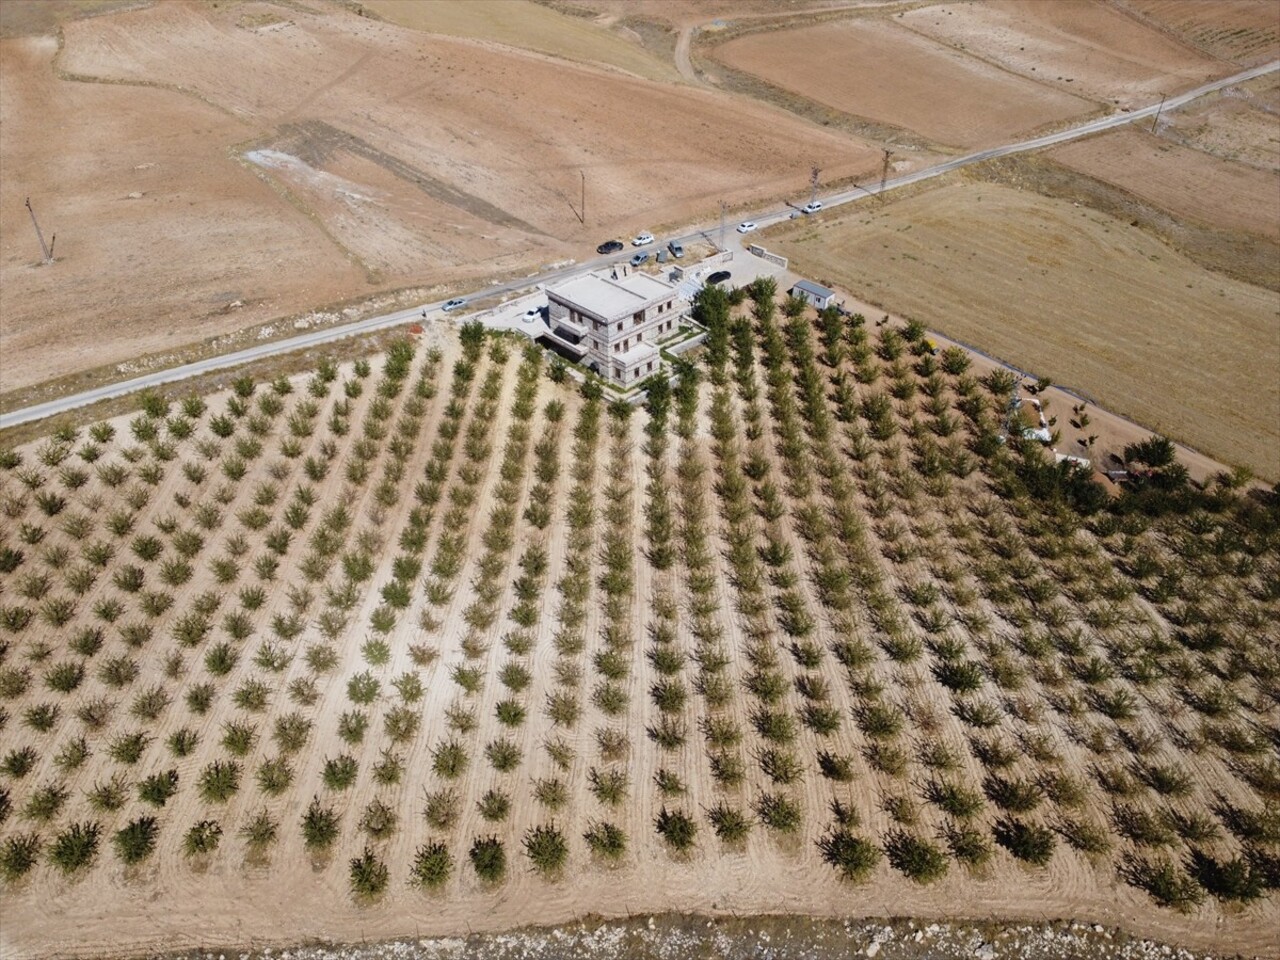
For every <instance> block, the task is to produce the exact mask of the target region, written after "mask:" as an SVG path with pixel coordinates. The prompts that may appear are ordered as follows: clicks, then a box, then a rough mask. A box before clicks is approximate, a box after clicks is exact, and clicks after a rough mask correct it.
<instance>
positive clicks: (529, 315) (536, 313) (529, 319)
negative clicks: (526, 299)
mask: <svg viewBox="0 0 1280 960" xmlns="http://www.w3.org/2000/svg"><path fill="white" fill-rule="evenodd" d="M541 319H542V308H541V307H530V308H529V309H528V310H526V311H525V312H524V313H522V314H521V315H520V320H521V322H522V323H533V322H534V321H535V320H541Z"/></svg>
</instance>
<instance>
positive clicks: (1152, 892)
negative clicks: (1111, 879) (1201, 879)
mask: <svg viewBox="0 0 1280 960" xmlns="http://www.w3.org/2000/svg"><path fill="white" fill-rule="evenodd" d="M1119 873H1120V876H1121V877H1122V878H1123V879H1124V880H1125V882H1126V883H1128V884H1130V885H1131V886H1134V887H1137V888H1138V889H1140V890H1145V891H1146V892H1147V894H1148V895H1149V896H1150V897H1151V899H1153V900H1154V901H1155V902H1156V903H1158V904H1159V905H1160V906H1162V907H1173V908H1174V909H1175V910H1182V911H1186V910H1190V909H1191V908H1192V907H1194V906H1196V905H1197V904H1200V903H1202V902H1204V889H1203V888H1202V887H1201V886H1200V885H1199V884H1198V883H1196V881H1195V880H1194V879H1192V878H1191V877H1189V876H1187V875H1186V874H1185V873H1183V872H1182V871H1181V870H1179V869H1178V867H1177V865H1176V864H1174V863H1173V862H1172V861H1170V860H1169V859H1168V858H1167V857H1159V858H1149V857H1143V856H1139V855H1137V854H1133V853H1129V854H1126V855H1125V857H1124V859H1123V860H1122V861H1121V863H1120V869H1119Z"/></svg>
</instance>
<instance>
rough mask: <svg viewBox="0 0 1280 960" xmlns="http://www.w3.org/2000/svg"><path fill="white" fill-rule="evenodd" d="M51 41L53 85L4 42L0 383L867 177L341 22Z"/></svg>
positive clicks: (785, 134)
mask: <svg viewBox="0 0 1280 960" xmlns="http://www.w3.org/2000/svg"><path fill="white" fill-rule="evenodd" d="M65 33H66V44H65V48H64V49H63V51H62V53H61V55H60V56H59V57H58V60H57V66H58V67H59V68H60V69H61V70H63V71H65V73H64V74H63V76H64V79H56V78H55V75H54V73H53V70H52V69H51V66H50V64H51V62H52V59H53V56H54V52H55V40H54V39H53V38H52V37H48V38H29V39H21V40H13V41H6V47H5V53H6V55H5V56H4V58H3V65H2V66H0V69H3V71H4V85H3V86H4V90H3V104H2V106H0V109H2V110H3V118H2V119H3V124H2V130H3V132H2V133H0V148H2V152H3V163H4V169H5V173H6V175H5V178H4V183H3V185H2V186H0V196H2V198H3V201H4V202H3V204H2V205H0V327H2V329H3V335H4V350H3V355H4V356H3V360H0V363H3V364H4V365H5V367H6V369H5V370H4V371H3V373H4V378H3V379H4V383H3V387H4V389H6V390H7V389H12V388H17V387H23V386H27V385H30V384H33V383H36V382H39V381H40V380H43V379H48V378H52V377H55V376H58V375H62V374H68V373H73V372H77V371H79V370H82V369H84V368H86V367H88V366H93V365H97V364H100V363H102V362H104V360H114V359H121V360H122V359H125V358H128V357H131V356H136V355H137V354H138V353H142V352H148V351H155V350H163V349H166V348H169V347H176V346H179V345H184V344H188V343H191V342H193V341H194V342H199V341H201V340H204V339H206V338H207V337H210V336H213V335H218V334H222V333H225V332H227V331H229V330H234V329H241V328H244V327H248V326H251V325H253V324H255V323H260V322H263V321H265V320H268V319H273V318H276V317H281V316H289V315H291V314H296V313H302V312H304V311H305V310H307V309H310V308H312V307H315V306H319V305H325V304H329V303H332V302H335V301H338V300H347V299H354V298H355V297H356V296H357V295H360V294H367V295H374V294H376V293H380V292H385V291H388V290H394V289H400V288H405V287H417V286H422V287H429V288H436V289H442V290H447V289H449V285H451V284H457V283H460V282H462V281H464V280H475V279H482V280H485V279H489V278H491V277H493V276H495V275H509V274H512V273H515V274H523V273H527V272H529V271H531V270H536V269H538V268H539V267H541V266H544V265H545V264H547V263H551V262H558V261H565V260H571V259H574V258H575V257H579V256H586V255H590V252H591V251H592V250H593V249H594V248H595V246H596V245H597V244H598V243H599V242H600V241H601V239H602V238H604V237H608V236H610V235H613V234H618V235H631V234H633V233H634V232H636V231H638V230H640V229H645V228H650V229H660V228H661V227H662V225H663V224H684V223H688V222H690V221H691V220H696V219H699V218H703V217H707V216H709V215H711V214H712V213H713V212H714V211H715V210H716V207H717V203H718V201H719V200H720V199H725V200H727V201H728V202H729V203H730V204H731V205H734V206H737V205H743V204H748V203H751V202H758V201H759V200H761V199H763V198H765V197H770V196H776V195H778V194H780V193H785V192H788V191H792V190H797V189H799V188H800V187H801V185H802V184H803V183H804V182H805V178H806V170H807V168H808V165H809V163H810V162H813V161H817V162H819V163H821V164H822V165H823V166H824V168H826V169H828V170H830V171H831V173H832V176H841V175H853V174H854V173H858V172H865V171H867V170H868V169H870V168H871V167H873V166H874V164H875V157H874V154H873V153H872V151H870V150H869V149H868V148H866V147H865V145H863V144H861V143H856V142H855V143H851V142H850V140H849V138H847V137H842V136H837V135H835V134H833V133H829V132H826V131H823V130H820V129H816V128H814V127H812V126H810V125H807V124H804V123H802V122H800V121H798V120H796V119H795V118H792V117H788V116H786V115H785V114H782V113H780V112H778V111H775V110H772V109H769V108H765V107H761V106H759V105H753V104H751V103H749V102H744V101H739V100H733V99H731V98H728V97H726V96H724V95H721V94H717V93H714V92H705V91H697V92H692V91H688V90H686V89H685V88H683V87H677V86H674V85H666V84H654V83H652V82H650V81H644V80H639V79H635V78H632V77H628V76H624V75H621V74H619V73H617V72H615V71H612V70H610V71H604V70H600V69H597V68H593V67H587V66H582V65H577V64H568V63H566V62H564V61H562V60H557V59H553V58H551V57H548V56H544V55H540V54H535V53H529V52H524V51H515V50H511V49H509V48H503V47H498V46H496V45H494V44H491V43H482V42H480V41H475V40H463V39H457V38H444V37H432V36H426V35H424V34H423V33H421V32H419V31H417V30H410V29H405V28H402V27H397V26H394V25H392V24H387V23H380V22H377V21H374V20H372V19H368V18H361V17H358V16H355V15H354V14H353V13H351V12H349V11H346V10H344V9H343V8H340V7H338V6H326V7H320V8H315V7H308V6H303V5H293V6H288V7H283V6H279V5H271V4H256V3H244V4H230V5H229V4H222V5H218V6H214V5H212V4H197V3H184V2H169V3H163V4H158V5H155V6H153V7H151V8H148V9H140V10H134V11H131V12H126V13H119V14H112V15H110V16H102V17H95V18H92V19H87V20H77V21H73V22H69V23H67V24H66V27H65ZM10 51H12V52H10ZM228 62H235V63H237V64H239V65H241V66H240V69H237V70H227V69H226V64H227V63H228ZM66 77H74V78H76V79H66ZM622 118H625V122H620V119H622ZM53 119H56V120H57V121H58V122H57V123H56V124H52V123H51V121H52V120H53ZM36 124H39V129H38V130H37V129H36V126H35V125H36ZM255 151H257V152H256V153H255ZM269 151H274V153H270V152H269ZM279 154H284V155H285V156H278V155H279ZM253 156H256V157H257V158H258V159H259V160H262V159H263V158H264V157H271V158H273V161H272V162H271V163H255V162H253V160H252V159H250V157H253ZM51 157H56V158H57V159H56V162H50V158H51ZM103 158H106V161H105V163H104V160H103ZM584 172H585V174H586V177H587V180H588V192H587V210H586V211H585V218H586V223H585V224H584V223H581V222H580V221H579V214H580V213H581V211H579V210H578V206H579V191H580V177H581V175H582V173H584ZM134 193H136V194H139V196H138V197H134V198H130V195H131V194H134ZM28 195H29V196H31V198H32V201H33V203H34V204H35V206H36V210H37V213H38V214H39V215H40V216H41V218H42V223H43V225H44V228H45V233H46V236H48V235H51V234H53V233H57V234H58V235H59V236H58V241H57V247H56V252H57V255H58V257H59V262H58V264H57V265H56V267H55V268H53V269H49V270H45V269H35V268H33V267H32V266H31V264H32V263H33V262H34V261H35V260H36V259H37V258H38V246H37V245H36V242H35V238H34V236H33V235H32V233H31V230H30V224H29V223H28V221H27V214H26V210H25V209H23V207H22V199H23V198H24V197H25V196H28ZM264 251H269V253H264ZM455 289H456V288H455ZM233 305H234V306H233ZM241 305H242V306H241ZM224 311H225V312H224ZM86 317H92V318H93V322H92V324H89V323H86V322H85V318H86ZM50 337H56V338H57V341H58V342H59V343H60V344H61V345H62V348H61V349H59V350H57V351H53V350H48V349H47V348H46V345H47V343H48V342H49V338H50ZM91 352H92V356H90V353H91ZM90 361H92V362H90Z"/></svg>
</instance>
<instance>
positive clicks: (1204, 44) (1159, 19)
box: [1116, 0, 1280, 64]
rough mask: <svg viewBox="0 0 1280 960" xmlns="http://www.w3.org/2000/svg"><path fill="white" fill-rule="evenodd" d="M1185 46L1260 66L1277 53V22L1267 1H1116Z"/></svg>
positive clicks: (1279, 46)
mask: <svg viewBox="0 0 1280 960" xmlns="http://www.w3.org/2000/svg"><path fill="white" fill-rule="evenodd" d="M1116 4H1117V6H1118V7H1120V8H1121V9H1122V10H1128V11H1132V12H1133V13H1135V14H1137V15H1138V16H1139V17H1142V18H1144V19H1146V20H1148V21H1149V22H1150V23H1152V24H1153V25H1154V26H1156V27H1159V28H1161V29H1165V30H1168V31H1170V32H1171V33H1173V34H1174V35H1175V36H1178V37H1181V38H1182V39H1183V40H1185V41H1186V42H1187V43H1189V44H1191V45H1193V46H1195V47H1198V48H1199V49H1201V50H1204V51H1205V52H1206V53H1208V54H1210V55H1211V56H1215V57H1222V58H1224V59H1226V60H1230V61H1232V62H1234V63H1242V64H1248V63H1262V62H1264V61H1266V60H1267V59H1269V58H1271V57H1274V56H1275V55H1276V54H1277V53H1280V18H1277V17H1276V8H1275V4H1273V3H1271V2H1270V0H1199V2H1197V3H1183V2H1181V0H1116Z"/></svg>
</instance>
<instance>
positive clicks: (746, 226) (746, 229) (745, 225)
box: [738, 220, 756, 233]
mask: <svg viewBox="0 0 1280 960" xmlns="http://www.w3.org/2000/svg"><path fill="white" fill-rule="evenodd" d="M754 229H756V225H755V224H754V223H753V222H752V221H750V220H745V221H743V222H742V223H740V224H738V232H739V233H750V232H751V231H752V230H754Z"/></svg>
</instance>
